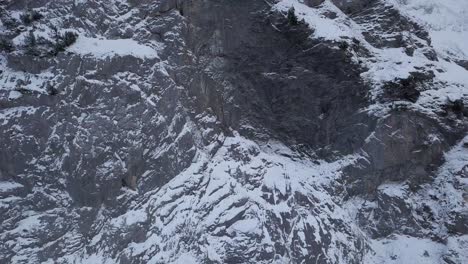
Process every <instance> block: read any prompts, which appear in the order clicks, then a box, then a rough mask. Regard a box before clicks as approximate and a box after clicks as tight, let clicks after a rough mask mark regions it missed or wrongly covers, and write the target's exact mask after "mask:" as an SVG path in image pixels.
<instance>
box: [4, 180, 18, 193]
mask: <svg viewBox="0 0 468 264" xmlns="http://www.w3.org/2000/svg"><path fill="white" fill-rule="evenodd" d="M21 187H23V185H21V184H19V183H16V182H9V181H0V193H2V192H8V191H12V190H15V189H18V188H21Z"/></svg>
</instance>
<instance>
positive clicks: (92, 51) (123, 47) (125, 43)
mask: <svg viewBox="0 0 468 264" xmlns="http://www.w3.org/2000/svg"><path fill="white" fill-rule="evenodd" d="M68 51H69V52H73V53H76V54H79V55H90V56H93V57H96V58H107V57H113V56H128V55H130V56H133V57H137V58H142V59H144V58H148V59H152V58H157V57H158V54H157V51H156V50H154V49H153V48H151V47H148V46H145V45H141V44H139V43H138V42H136V41H135V40H133V39H99V38H88V37H84V36H80V37H78V39H77V41H76V43H75V44H73V45H72V46H71V47H70V48H68Z"/></svg>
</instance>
